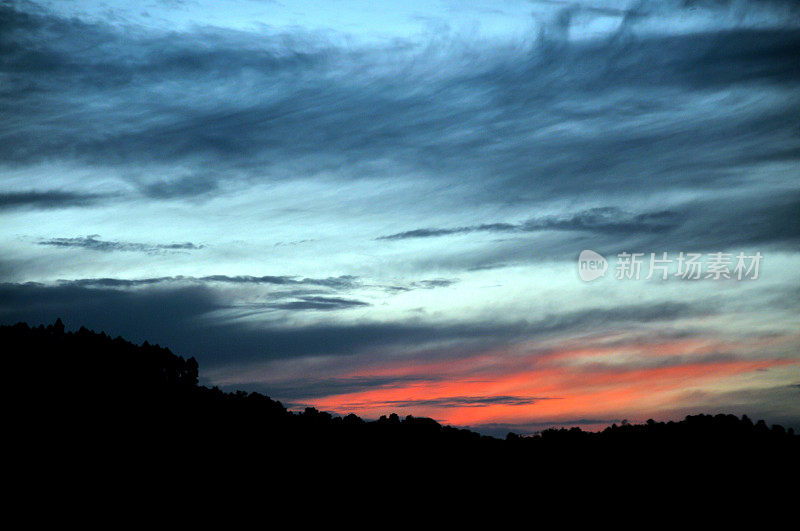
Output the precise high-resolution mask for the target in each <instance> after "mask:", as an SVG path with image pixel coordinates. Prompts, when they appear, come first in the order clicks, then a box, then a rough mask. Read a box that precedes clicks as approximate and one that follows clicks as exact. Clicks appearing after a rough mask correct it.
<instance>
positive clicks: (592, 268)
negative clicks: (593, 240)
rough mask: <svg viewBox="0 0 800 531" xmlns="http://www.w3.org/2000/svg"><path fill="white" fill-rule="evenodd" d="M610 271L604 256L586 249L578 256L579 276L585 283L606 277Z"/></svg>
mask: <svg viewBox="0 0 800 531" xmlns="http://www.w3.org/2000/svg"><path fill="white" fill-rule="evenodd" d="M607 270H608V260H606V259H605V258H604V257H603V255H601V254H599V253H596V252H594V251H590V250H589V249H584V250H583V251H581V254H580V256H578V276H579V277H581V280H583V281H584V282H591V281H592V280H596V279H598V278H600V277H603V276H605V274H606V271H607Z"/></svg>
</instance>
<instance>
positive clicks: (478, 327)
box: [0, 283, 715, 367]
mask: <svg viewBox="0 0 800 531" xmlns="http://www.w3.org/2000/svg"><path fill="white" fill-rule="evenodd" d="M107 284H108V283H107ZM333 300H335V298H330V299H328V304H333V305H336V304H342V303H344V304H345V305H348V304H349V301H348V300H347V299H342V301H338V302H331V301H333ZM283 302H286V300H285V297H284V296H282V295H281V294H276V295H275V301H274V303H275V304H281V303H283ZM311 302H314V301H313V300H312V301H311ZM316 302H317V303H318V304H321V305H322V306H323V307H324V306H325V304H326V302H325V301H324V300H323V301H316ZM272 303H273V302H272V301H269V300H268V301H267V302H266V304H267V305H269V304H272ZM314 306H315V305H314V304H311V307H307V306H302V305H301V307H295V308H290V309H289V310H292V309H293V310H296V311H306V310H308V309H314V310H317V309H319V307H314ZM356 306H360V305H358V304H356ZM312 307H313V308H312ZM237 308H238V306H237V305H236V304H235V303H233V302H229V301H226V300H225V299H224V298H223V295H222V294H220V293H219V292H217V291H215V290H214V289H213V287H212V286H210V285H207V284H199V285H180V284H178V285H170V284H167V285H155V286H145V285H141V284H140V285H138V288H137V289H119V287H115V288H109V287H85V286H81V285H79V284H70V283H67V284H64V285H55V286H50V285H43V284H36V283H26V284H0V321H2V322H3V323H14V322H17V321H26V322H28V323H31V324H37V323H47V322H53V321H54V320H55V319H56V318H57V317H61V318H62V319H64V321H65V322H66V323H67V324H68V325H70V326H78V325H85V326H87V327H89V328H92V329H95V330H104V331H106V332H107V333H110V334H112V335H117V334H120V335H123V336H125V337H129V338H131V339H132V340H138V341H142V340H144V339H148V340H149V341H151V342H158V343H161V344H165V345H169V346H170V348H173V349H174V350H175V351H176V352H179V353H181V354H185V355H190V356H196V357H198V359H200V361H201V362H203V363H204V364H205V365H204V366H206V367H208V366H218V365H220V364H231V363H241V362H245V361H255V360H270V359H278V358H292V357H303V356H341V355H351V354H357V353H370V355H372V356H376V357H378V356H381V355H382V353H385V352H387V351H390V350H391V349H396V348H403V349H406V350H408V349H415V350H420V349H431V350H427V351H426V352H427V354H426V355H427V356H428V358H430V357H432V356H435V355H436V354H435V350H436V348H437V347H438V346H441V345H447V348H444V349H443V350H442V352H441V354H440V355H441V356H444V357H458V356H462V355H467V354H469V353H473V352H477V351H485V350H488V349H490V348H499V347H502V346H506V345H509V344H513V343H515V342H519V341H521V340H530V339H531V338H545V337H548V336H552V335H555V334H567V333H576V332H580V333H588V332H590V331H595V332H596V331H599V330H604V329H605V328H607V327H608V326H612V325H614V326H619V325H627V326H635V325H637V324H647V323H653V322H661V321H663V322H669V321H672V320H675V319H678V318H684V317H690V316H695V315H704V316H705V315H710V314H712V313H714V311H715V309H714V308H713V306H712V305H711V303H710V302H709V305H708V306H704V305H701V304H682V303H657V304H631V305H629V306H624V307H613V308H591V309H585V310H579V311H564V312H561V313H554V314H551V315H547V316H544V317H542V318H539V319H536V320H531V321H526V320H523V319H519V320H517V321H515V322H510V323H509V322H505V323H500V322H485V321H484V322H467V323H453V324H434V323H420V322H407V321H400V322H387V323H380V322H371V321H365V322H359V323H353V324H342V323H317V324H313V325H307V326H297V325H295V326H292V325H288V324H287V323H286V322H285V320H283V319H280V320H276V321H259V322H258V324H257V325H256V324H255V323H251V322H249V321H246V320H226V319H221V318H220V317H219V312H226V311H236V310H237ZM212 315H214V317H213V319H212V318H211V316H212Z"/></svg>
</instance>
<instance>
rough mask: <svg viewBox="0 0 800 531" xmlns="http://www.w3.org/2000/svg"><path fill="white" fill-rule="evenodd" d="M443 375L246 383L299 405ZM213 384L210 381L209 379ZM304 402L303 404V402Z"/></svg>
mask: <svg viewBox="0 0 800 531" xmlns="http://www.w3.org/2000/svg"><path fill="white" fill-rule="evenodd" d="M442 379H443V378H442V377H440V376H435V375H424V376H422V375H414V376H393V377H353V378H325V379H308V378H303V379H296V380H291V381H288V382H279V383H270V384H250V385H245V386H244V387H246V388H247V389H248V390H251V391H256V392H262V393H265V394H267V395H269V396H271V397H274V398H278V399H280V400H282V401H284V402H286V403H287V404H292V405H301V403H300V402H298V401H299V400H301V399H305V400H313V399H315V398H323V397H328V396H331V395H341V394H350V393H357V392H360V391H367V390H372V389H388V388H393V387H398V386H403V385H406V384H410V383H420V382H434V381H440V380H442ZM212 383H213V382H212ZM220 387H222V388H223V389H231V390H235V389H242V387H243V386H242V385H240V384H236V385H223V386H220ZM302 405H305V403H302Z"/></svg>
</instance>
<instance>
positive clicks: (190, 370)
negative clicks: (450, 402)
mask: <svg viewBox="0 0 800 531" xmlns="http://www.w3.org/2000/svg"><path fill="white" fill-rule="evenodd" d="M0 342H1V343H2V344H3V345H4V346H5V348H4V351H5V357H6V362H7V363H6V367H10V368H11V371H10V374H11V375H12V376H11V377H12V379H13V380H14V382H15V383H16V384H17V385H18V386H19V388H20V390H18V394H17V396H19V397H23V399H22V400H20V401H19V407H16V408H15V409H14V411H13V413H12V416H14V415H16V417H17V420H18V421H20V422H21V423H22V424H24V425H26V426H27V431H26V433H28V434H30V435H31V443H32V444H34V445H36V446H37V447H38V448H39V449H40V451H41V452H42V453H43V454H46V455H50V456H52V457H55V456H59V455H61V456H62V457H65V456H67V455H72V456H75V455H81V456H83V457H82V458H83V459H89V460H91V459H95V458H97V457H98V456H102V459H104V460H107V461H110V462H115V463H120V462H125V463H134V462H152V460H153V459H161V460H165V461H168V462H169V461H172V460H176V463H178V464H179V465H180V466H190V464H191V467H202V466H210V467H212V468H213V467H215V466H216V467H220V466H228V465H230V466H243V464H244V463H246V465H247V466H248V467H270V466H276V463H281V462H283V463H284V464H286V463H287V462H295V463H297V462H300V461H302V462H303V463H304V465H308V464H309V463H315V466H318V467H327V468H331V467H336V466H341V465H342V464H346V465H347V466H356V465H359V466H361V465H366V466H369V464H370V463H379V462H380V461H381V460H382V459H385V458H387V456H391V458H392V459H394V460H395V462H398V463H406V465H405V466H408V467H411V468H412V469H414V467H423V466H428V467H429V466H444V465H446V464H448V463H449V464H451V465H456V466H462V467H463V466H467V467H487V466H488V467H495V468H497V469H498V470H515V471H522V470H536V471H537V472H538V473H541V472H542V471H543V470H551V471H552V470H558V469H560V468H563V467H570V468H571V469H574V468H575V467H576V466H591V467H596V466H604V467H616V466H632V465H637V466H638V465H642V464H645V465H646V466H648V467H650V468H652V467H656V468H658V467H661V469H662V470H664V471H667V470H669V469H670V467H672V466H674V465H675V464H682V465H686V464H687V463H695V465H698V464H699V463H702V464H703V466H716V467H726V466H729V465H730V466H733V465H735V466H737V467H741V466H742V463H745V462H746V463H750V464H751V465H750V466H761V467H775V466H780V465H779V464H780V463H781V462H784V463H786V462H788V461H786V460H791V459H796V458H797V456H798V450H800V436H798V435H796V434H795V433H794V431H793V430H792V429H784V428H783V427H781V426H777V425H776V426H771V427H770V426H767V425H766V423H765V422H764V421H761V420H759V421H758V422H753V421H751V420H750V419H748V418H747V417H742V418H738V417H736V416H733V415H715V416H711V415H697V416H689V417H686V419H685V420H682V421H679V422H654V421H652V420H649V421H647V422H646V423H645V424H624V425H620V426H617V425H614V426H611V427H609V428H606V429H605V430H603V431H601V432H597V433H592V432H585V431H582V430H580V429H579V428H571V429H549V430H545V431H543V432H541V433H540V434H538V435H535V436H530V437H521V436H518V435H515V434H509V435H508V436H507V437H506V438H505V439H497V438H493V437H488V436H482V435H480V434H478V433H475V432H472V431H470V430H465V429H458V428H454V427H449V426H442V425H440V424H439V423H437V422H436V421H434V420H432V419H429V418H419V417H413V416H407V417H405V418H400V417H399V416H398V415H396V414H391V415H389V416H383V417H381V418H380V419H379V420H375V421H365V420H363V419H361V418H359V417H358V416H356V415H352V414H350V415H347V416H344V417H341V416H335V415H331V414H329V413H325V412H320V411H317V410H316V409H314V408H307V409H306V410H305V411H303V412H298V413H294V412H291V411H288V410H287V409H286V408H285V407H284V406H283V405H282V404H281V403H280V402H279V401H276V400H272V399H271V398H269V397H267V396H264V395H262V394H259V393H246V392H242V391H238V392H233V393H227V392H223V391H221V390H220V389H218V388H216V387H215V388H207V387H203V386H200V385H198V364H197V362H196V361H195V360H194V359H193V358H189V359H184V358H183V357H181V356H177V355H175V354H173V353H172V352H171V351H170V350H169V349H167V348H163V347H160V346H158V345H151V344H148V343H147V342H145V343H144V344H142V345H135V344H133V343H131V342H128V341H126V340H124V339H122V338H119V337H117V338H111V337H109V336H108V335H106V334H104V333H95V332H92V331H89V330H87V329H85V328H81V329H80V330H78V331H77V332H66V331H65V329H64V325H63V323H62V322H61V321H60V320H58V321H56V322H55V323H54V324H52V325H49V326H37V327H30V326H28V325H27V324H24V323H20V324H16V325H14V326H2V327H0Z"/></svg>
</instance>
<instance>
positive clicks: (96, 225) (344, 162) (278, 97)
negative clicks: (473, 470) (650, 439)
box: [0, 0, 800, 433]
mask: <svg viewBox="0 0 800 531" xmlns="http://www.w3.org/2000/svg"><path fill="white" fill-rule="evenodd" d="M797 15H798V3H797V2H794V1H778V0H776V1H765V2H755V1H713V2H712V1H696V2H678V1H662V2H656V1H637V2H623V1H618V2H601V1H597V2H558V1H549V2H478V1H475V2H402V3H400V2H397V3H394V2H352V1H337V2H267V1H250V2H213V1H209V0H202V1H185V2H179V1H163V2H135V3H134V2H122V1H114V2H11V3H8V4H4V6H3V7H2V8H0V46H1V47H2V50H3V53H2V56H1V57H0V76H2V83H0V113H2V117H3V119H2V122H0V179H2V188H0V250H2V254H0V282H2V284H1V285H0V320H1V321H2V322H4V323H5V322H15V321H18V320H27V321H29V322H34V323H38V322H51V321H53V320H55V318H56V317H59V316H60V317H62V318H63V319H64V320H65V322H66V323H67V326H68V327H70V326H71V327H78V326H81V325H85V326H87V327H89V328H94V329H97V330H100V329H103V330H105V331H107V332H109V333H111V334H114V335H116V334H122V335H124V336H126V337H128V338H130V339H133V340H138V341H142V340H144V339H148V340H150V341H151V342H158V343H161V344H164V345H167V346H169V347H171V348H172V349H173V350H174V351H175V352H177V353H179V354H183V355H187V356H195V357H197V358H198V360H199V361H200V364H201V374H202V375H203V377H204V378H205V383H207V384H216V385H221V386H223V387H225V388H244V389H251V390H259V391H262V392H265V393H267V394H269V395H270V396H273V397H275V398H278V399H281V400H283V401H284V402H285V403H287V404H289V405H291V406H293V407H303V406H305V405H309V404H311V405H316V406H318V407H320V408H321V409H327V410H332V411H335V412H340V413H347V412H350V411H354V412H356V413H359V414H361V415H364V416H367V417H373V416H377V415H379V414H382V413H387V412H391V411H398V412H401V413H406V414H407V413H413V414H415V415H429V416H432V417H434V418H436V419H438V420H442V421H444V422H449V423H453V424H458V425H469V426H473V427H476V428H478V429H481V430H483V431H485V432H487V433H495V432H496V433H504V430H506V431H507V429H509V428H513V429H516V430H518V431H523V432H529V431H535V430H536V429H540V428H541V427H542V426H546V425H582V426H587V427H596V426H601V425H603V424H605V423H610V422H612V421H615V420H619V419H622V418H628V419H632V420H644V419H646V418H649V417H653V418H658V419H665V418H677V417H681V416H683V415H685V414H687V413H694V412H732V413H737V414H742V413H747V414H749V415H751V416H755V417H765V418H767V419H768V420H770V421H774V422H783V423H785V424H789V425H795V426H800V400H798V398H800V388H798V385H800V369H799V368H798V362H800V353H798V348H799V347H800V335H799V334H800V320H798V318H797V314H798V311H797V310H798V303H799V302H800V297H798V295H800V282H798V280H800V272H798V269H797V266H796V264H797V263H798V258H799V256H798V254H799V253H798V250H799V248H798V219H800V215H799V214H800V187H799V186H798V183H799V181H798V157H800V137H799V136H798V135H799V134H800V129H798V123H797V118H796V117H797V116H798V115H799V114H798V111H800V91H799V90H798V88H800V70H799V69H798V63H797V56H798V51H800V17H798V16H797ZM583 249H593V250H595V251H598V252H600V253H601V254H603V255H604V256H606V257H608V258H609V259H610V260H611V268H612V271H613V268H614V266H615V257H616V256H617V255H618V254H619V253H621V252H641V253H645V255H646V256H649V253H651V252H652V253H659V254H660V253H662V252H667V253H669V254H670V256H677V255H678V253H680V252H684V253H701V254H703V255H704V256H707V255H708V254H709V253H716V252H727V253H731V254H734V255H735V254H737V253H740V252H742V253H746V254H748V255H751V254H754V253H756V252H759V253H761V254H762V255H763V261H762V263H761V270H760V275H759V278H758V279H756V280H743V281H715V280H712V279H702V280H699V281H686V280H682V279H680V278H679V277H675V276H674V275H672V274H671V275H670V278H669V280H660V279H650V280H646V279H644V278H642V279H639V280H618V279H616V278H613V275H612V274H611V273H609V274H608V275H607V276H606V277H605V278H602V279H599V280H597V281H594V282H588V283H587V282H583V281H582V280H581V279H580V278H579V276H578V270H577V257H578V254H579V253H580V252H581V250H583Z"/></svg>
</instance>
